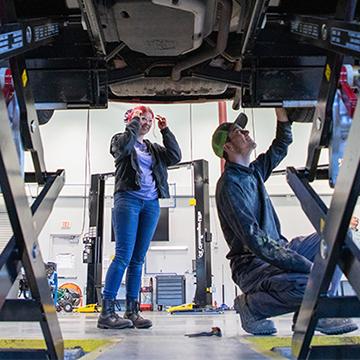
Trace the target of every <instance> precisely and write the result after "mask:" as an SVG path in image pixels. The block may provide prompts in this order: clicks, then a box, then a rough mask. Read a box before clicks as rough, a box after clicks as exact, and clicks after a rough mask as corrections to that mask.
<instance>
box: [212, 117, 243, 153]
mask: <svg viewBox="0 0 360 360" xmlns="http://www.w3.org/2000/svg"><path fill="white" fill-rule="evenodd" d="M247 122H248V118H247V116H246V114H244V113H240V114H239V115H238V117H237V118H236V120H235V121H234V122H226V123H222V124H220V125H219V126H218V127H217V128H216V130H215V131H214V134H213V136H212V141H211V145H212V148H213V150H214V153H215V155H217V156H218V157H220V158H223V157H224V145H225V144H226V142H227V139H228V135H229V131H230V130H231V128H232V127H233V125H238V126H240V127H241V128H243V129H244V128H245V126H246V124H247Z"/></svg>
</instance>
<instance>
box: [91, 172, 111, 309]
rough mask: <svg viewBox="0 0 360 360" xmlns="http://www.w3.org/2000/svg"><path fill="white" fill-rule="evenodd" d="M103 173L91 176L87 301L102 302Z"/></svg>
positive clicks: (92, 302)
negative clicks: (90, 252) (90, 242)
mask: <svg viewBox="0 0 360 360" xmlns="http://www.w3.org/2000/svg"><path fill="white" fill-rule="evenodd" d="M105 179H106V177H105V176H104V175H103V174H94V175H92V176H91V185H90V195H89V219H90V220H89V238H90V239H91V241H92V244H91V245H92V247H91V250H92V254H91V259H89V261H88V270H87V282H86V303H87V304H97V303H101V284H102V249H103V240H104V239H103V238H104V196H105Z"/></svg>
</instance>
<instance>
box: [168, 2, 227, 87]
mask: <svg viewBox="0 0 360 360" xmlns="http://www.w3.org/2000/svg"><path fill="white" fill-rule="evenodd" d="M218 4H220V6H221V13H220V19H219V29H218V35H217V39H216V46H215V47H214V48H213V49H209V50H205V51H203V52H200V53H198V54H196V55H194V56H191V57H190V58H188V59H186V60H184V61H181V62H179V63H178V64H176V65H175V66H174V68H173V70H172V73H171V78H172V80H174V81H179V80H180V78H181V72H182V71H183V70H186V69H189V68H190V67H192V66H194V65H197V64H201V63H202V62H204V61H206V60H209V59H212V58H214V57H215V56H218V55H220V54H222V53H223V52H224V51H225V49H226V45H227V41H228V37H229V31H230V21H231V13H232V0H218Z"/></svg>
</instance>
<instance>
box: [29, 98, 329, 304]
mask: <svg viewBox="0 0 360 360" xmlns="http://www.w3.org/2000/svg"><path fill="white" fill-rule="evenodd" d="M129 107H131V105H130V106H129V105H127V104H109V108H108V109H107V110H91V111H90V113H89V115H90V163H91V173H102V172H111V171H113V159H112V157H111V156H110V154H109V142H110V139H111V137H112V135H113V134H114V133H116V132H121V131H123V129H124V123H123V114H124V112H125V111H126V110H127V109H128V108H129ZM152 108H153V110H154V112H155V113H158V114H162V115H163V116H166V117H167V119H168V123H169V126H170V128H171V129H172V131H173V132H174V133H175V135H176V137H177V139H178V141H179V144H180V147H181V149H182V153H183V159H182V160H183V161H189V160H194V159H201V158H204V159H206V160H208V161H209V172H210V192H211V194H214V189H215V185H216V181H217V179H218V177H219V175H220V160H219V159H218V158H217V157H216V156H215V155H214V154H213V152H212V149H211V143H210V141H211V135H212V132H213V131H214V129H215V128H216V126H217V124H218V108H217V103H208V104H192V105H154V106H152ZM227 109H228V120H229V121H231V120H233V119H234V118H235V116H236V115H237V113H238V112H234V111H233V110H232V109H231V104H230V103H228V107H227ZM246 113H247V115H248V116H249V125H248V129H249V130H250V131H251V133H252V135H253V137H254V138H255V140H256V142H257V143H258V147H257V150H256V152H257V154H259V153H260V152H262V151H265V150H266V148H267V147H268V146H269V145H270V143H271V140H272V139H273V137H274V134H275V116H274V111H273V110H272V109H254V110H253V111H251V110H249V109H247V110H246ZM87 116H88V112H87V111H83V110H81V111H80V110H77V111H70V110H69V111H57V112H56V113H55V115H54V117H53V119H52V120H51V121H50V122H49V123H48V124H46V125H44V126H42V127H41V133H42V137H43V143H44V150H45V158H46V164H47V168H48V170H49V171H54V170H56V169H58V168H64V169H65V170H66V185H65V187H64V189H63V191H62V193H61V197H60V198H59V200H58V201H57V203H56V206H55V209H54V211H53V213H52V215H51V216H50V219H49V221H48V223H47V224H46V226H45V228H44V229H43V231H42V233H41V234H40V237H39V239H40V244H41V248H42V251H43V255H44V258H45V260H54V259H51V258H50V257H51V253H52V251H51V248H50V247H51V243H50V234H63V233H72V234H77V233H80V232H81V230H82V227H83V221H82V218H83V201H84V200H83V194H84V179H85V146H86V122H87ZM293 128H294V143H293V145H292V146H291V148H290V150H289V155H288V157H287V158H286V159H285V160H284V161H283V162H282V163H281V165H280V166H279V168H285V166H287V165H293V166H304V164H305V160H306V148H307V142H308V137H309V134H310V130H311V126H310V125H309V124H294V126H293ZM149 139H150V140H151V141H156V142H160V143H161V134H160V132H159V130H158V129H157V128H155V129H154V130H153V131H151V133H150V135H149ZM321 162H322V163H326V162H327V160H326V157H324V158H323V159H322V160H321ZM29 163H30V161H29V159H27V166H28V169H29V170H30V169H31V166H30V165H29ZM169 182H171V183H176V193H177V195H178V196H183V197H182V198H181V199H179V201H178V202H177V204H178V205H177V207H176V208H175V209H171V211H170V237H171V240H170V242H169V243H168V244H166V245H167V246H184V247H186V250H177V251H174V250H173V251H165V250H164V251H152V250H150V251H149V254H148V257H147V261H146V270H147V271H148V272H151V273H153V272H160V271H161V272H178V273H185V274H186V278H187V301H191V299H192V296H193V293H194V286H193V280H194V279H193V277H192V274H191V260H192V259H193V258H194V241H195V240H194V239H195V236H194V215H193V211H194V209H193V208H192V207H190V206H189V205H187V197H189V196H191V195H192V181H191V174H190V171H189V170H186V169H181V170H175V171H171V172H170V176H169ZM109 184H110V185H109V186H108V187H107V192H106V193H107V194H108V195H111V193H112V185H111V181H109ZM316 187H317V188H318V190H319V191H320V192H321V193H322V194H328V193H331V190H330V189H329V187H328V186H327V184H326V183H325V182H322V183H321V184H317V185H316ZM268 190H269V193H270V194H271V195H273V197H272V198H273V201H274V204H275V207H276V209H277V211H278V214H279V216H280V219H281V223H282V228H283V233H284V235H285V236H287V237H288V238H291V237H293V236H295V235H298V234H304V233H309V232H311V231H312V227H311V225H310V224H309V222H308V220H307V219H306V217H305V215H304V214H303V213H302V211H301V208H300V207H299V205H298V203H297V200H296V199H295V198H293V197H291V196H288V195H289V194H291V189H290V188H289V187H288V185H287V184H286V181H285V177H284V176H276V177H273V178H271V179H270V180H269V181H268ZM31 191H32V192H34V191H35V190H34V189H31ZM110 208H111V199H110V198H108V199H107V200H106V209H107V210H106V219H105V242H106V244H105V245H104V265H105V267H107V265H108V264H109V262H110V258H111V256H112V254H113V244H112V243H110V240H109V239H110V220H109V219H110V216H109V214H110ZM86 211H87V209H86ZM210 216H211V231H212V233H213V243H212V247H213V265H212V266H213V274H214V279H213V282H214V288H215V291H216V292H215V293H214V298H215V300H216V301H217V302H218V303H221V285H222V279H223V278H224V283H225V288H226V298H225V300H226V302H227V303H228V304H229V305H231V304H232V298H233V295H234V285H233V283H232V281H231V278H230V271H229V265H228V261H227V260H226V259H225V255H226V253H227V251H228V249H227V246H226V243H225V241H224V238H223V235H222V232H221V229H220V226H219V221H218V218H217V214H216V208H215V200H214V198H213V197H211V214H210ZM85 219H86V223H85V229H87V220H88V219H87V213H86V217H85ZM294 219H296V221H294ZM65 220H67V221H70V222H71V227H70V228H69V229H66V230H64V229H62V222H63V221H65ZM155 245H158V246H161V245H164V244H163V243H161V244H156V243H154V244H153V246H155ZM79 246H80V247H82V245H81V244H80V245H79ZM78 261H80V262H81V259H79V260H78ZM77 268H78V270H77V271H79V272H81V274H78V280H77V281H78V282H79V284H80V285H81V286H82V287H84V286H85V279H86V266H85V265H83V264H79V266H78V267H77Z"/></svg>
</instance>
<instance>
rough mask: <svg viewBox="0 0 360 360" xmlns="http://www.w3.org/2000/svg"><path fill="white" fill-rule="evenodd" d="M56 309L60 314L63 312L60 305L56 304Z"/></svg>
mask: <svg viewBox="0 0 360 360" xmlns="http://www.w3.org/2000/svg"><path fill="white" fill-rule="evenodd" d="M55 309H56V311H57V312H60V311H61V306H60V305H59V304H56V306H55Z"/></svg>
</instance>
